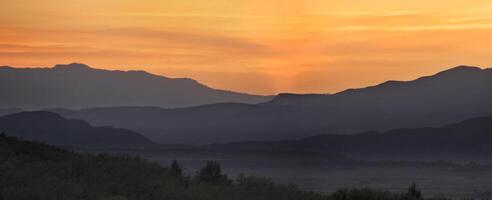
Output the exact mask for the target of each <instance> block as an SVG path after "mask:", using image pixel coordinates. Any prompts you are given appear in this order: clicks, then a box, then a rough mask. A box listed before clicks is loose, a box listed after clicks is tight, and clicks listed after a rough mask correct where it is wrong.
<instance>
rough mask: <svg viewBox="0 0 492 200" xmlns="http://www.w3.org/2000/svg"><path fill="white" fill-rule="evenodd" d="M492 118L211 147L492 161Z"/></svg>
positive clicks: (238, 149)
mask: <svg viewBox="0 0 492 200" xmlns="http://www.w3.org/2000/svg"><path fill="white" fill-rule="evenodd" d="M491 141H492V117H480V118H473V119H468V120H464V121H462V122H459V123H453V124H449V125H445V126H442V127H437V128H430V127H429V128H413V129H394V130H389V131H386V132H374V131H369V132H363V133H359V134H354V135H317V136H312V137H307V138H303V139H298V140H284V141H275V142H272V141H263V142H262V141H250V142H235V143H226V144H214V145H208V148H209V149H220V150H222V151H224V150H228V151H275V152H282V151H285V152H314V153H333V154H342V155H348V156H350V157H354V156H355V157H357V158H370V157H376V158H381V157H388V158H399V159H402V158H412V157H419V158H422V157H441V158H449V157H459V156H462V157H466V158H471V157H482V158H488V159H489V160H490V159H492V157H491V156H490V155H492V145H491Z"/></svg>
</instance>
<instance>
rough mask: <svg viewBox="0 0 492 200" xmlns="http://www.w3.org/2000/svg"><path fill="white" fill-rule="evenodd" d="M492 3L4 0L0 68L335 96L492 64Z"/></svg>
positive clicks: (481, 0)
mask: <svg viewBox="0 0 492 200" xmlns="http://www.w3.org/2000/svg"><path fill="white" fill-rule="evenodd" d="M491 36H492V1H490V0H474V1H464V0H455V1H453V0H434V1H429V0H426V1H424V0H413V1H395V0H374V1H356V0H344V1H334V0H333V1H332V0H283V1H276V0H274V1H264V0H261V1H260V0H244V1H243V0H240V1H231V0H209V1H196V0H180V1H166V0H164V1H163V0H145V1H142V0H97V1H96V0H85V1H77V0H44V1H38V0H1V6H0V65H10V66H16V67H47V66H53V65H54V64H58V63H72V62H80V63H85V64H88V65H91V66H93V67H96V68H104V69H119V70H129V69H138V70H146V71H149V72H152V73H155V74H160V75H164V76H168V77H189V78H193V79H195V80H198V81H200V82H201V83H203V84H205V85H208V86H211V87H214V88H220V89H227V90H234V91H240V92H247V93H255V94H275V93H278V92H296V93H333V92H337V91H340V90H343V89H346V88H353V87H363V86H367V85H373V84H377V83H379V82H383V81H385V80H389V79H399V80H409V79H414V78H417V77H419V76H422V75H430V74H432V73H435V72H438V71H440V70H444V69H446V68H450V67H453V66H456V65H460V64H466V65H478V66H482V67H489V66H490V65H492V56H491V53H492V37H491Z"/></svg>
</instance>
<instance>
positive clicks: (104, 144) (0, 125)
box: [0, 111, 157, 148]
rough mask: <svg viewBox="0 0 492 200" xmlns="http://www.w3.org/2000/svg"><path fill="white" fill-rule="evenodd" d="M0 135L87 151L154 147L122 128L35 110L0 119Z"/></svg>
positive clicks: (146, 140)
mask: <svg viewBox="0 0 492 200" xmlns="http://www.w3.org/2000/svg"><path fill="white" fill-rule="evenodd" d="M0 132H4V133H5V134H7V135H10V136H15V137H19V138H24V139H28V140H35V141H42V142H46V143H49V144H52V145H59V146H71V147H87V148H137V147H155V146H157V144H155V143H153V142H152V141H150V140H148V139H147V138H145V137H143V136H142V135H140V134H138V133H136V132H134V131H129V130H125V129H119V128H112V127H93V126H91V125H89V124H88V123H87V122H84V121H81V120H68V119H65V118H62V117H61V116H59V115H58V114H55V113H50V112H45V111H35V112H21V113H16V114H11V115H6V116H3V117H0Z"/></svg>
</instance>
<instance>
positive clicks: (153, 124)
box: [50, 66, 492, 143]
mask: <svg viewBox="0 0 492 200" xmlns="http://www.w3.org/2000/svg"><path fill="white" fill-rule="evenodd" d="M491 102H492V69H480V68H478V67H467V66H459V67H455V68H452V69H449V70H446V71H443V72H440V73H437V74H435V75H432V76H427V77H422V78H419V79H416V80H413V81H406V82H402V81H388V82H385V83H383V84H380V85H376V86H372V87H367V88H361V89H351V90H347V91H344V92H340V93H337V94H332V95H295V94H282V95H279V96H277V97H276V98H275V99H273V100H272V101H269V102H266V103H261V104H257V105H250V104H241V103H219V104H211V105H204V106H197V107H189V108H179V109H163V108H157V107H111V108H90V109H82V110H69V109H53V110H50V111H52V112H56V113H59V114H60V115H62V116H64V117H66V118H74V119H82V120H85V121H88V122H89V123H91V124H94V125H98V126H100V125H111V126H115V127H121V128H126V129H131V130H134V131H137V132H139V133H141V134H143V135H145V136H146V137H149V138H150V139H152V140H154V141H156V142H158V143H214V142H233V141H245V140H284V139H295V138H303V137H307V136H312V135H319V134H327V133H334V134H352V133H357V132H362V131H367V130H375V131H384V130H389V129H394V128H401V127H406V128H413V127H428V126H441V125H445V124H449V123H453V122H456V121H460V120H464V119H469V118H474V117H481V116H492V103H491Z"/></svg>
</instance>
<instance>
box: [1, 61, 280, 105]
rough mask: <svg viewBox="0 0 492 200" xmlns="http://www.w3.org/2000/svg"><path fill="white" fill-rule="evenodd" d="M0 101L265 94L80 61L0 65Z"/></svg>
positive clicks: (103, 101)
mask: <svg viewBox="0 0 492 200" xmlns="http://www.w3.org/2000/svg"><path fill="white" fill-rule="evenodd" d="M0 96H2V98H0V105H1V106H2V107H5V108H11V107H18V108H23V109H43V108H88V107H103V106H159V107H165V108H174V107H188V106H197V105H203V104H211V103H219V102H241V103H260V102H265V101H269V100H271V99H272V97H271V96H257V95H249V94H242V93H235V92H230V91H224V90H216V89H212V88H209V87H207V86H205V85H202V84H200V83H198V82H197V81H195V80H192V79H188V78H167V77H164V76H157V75H154V74H150V73H147V72H144V71H109V70H100V69H94V68H91V67H89V66H87V65H84V64H78V63H72V64H68V65H56V66H54V67H53V68H12V67H7V66H4V67H0Z"/></svg>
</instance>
